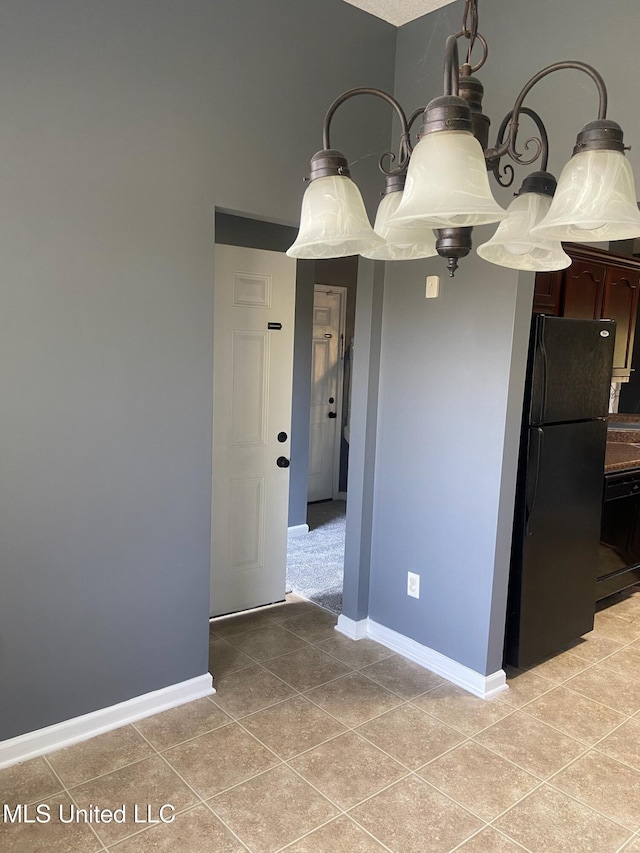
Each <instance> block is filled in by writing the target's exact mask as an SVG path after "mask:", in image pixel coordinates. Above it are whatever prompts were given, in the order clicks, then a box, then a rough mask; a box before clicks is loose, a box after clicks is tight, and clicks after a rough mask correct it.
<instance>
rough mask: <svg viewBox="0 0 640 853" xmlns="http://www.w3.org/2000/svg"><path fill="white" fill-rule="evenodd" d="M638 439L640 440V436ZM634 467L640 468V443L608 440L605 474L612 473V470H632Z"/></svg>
mask: <svg viewBox="0 0 640 853" xmlns="http://www.w3.org/2000/svg"><path fill="white" fill-rule="evenodd" d="M636 440H638V441H640V436H638V437H637V438H636ZM632 468H640V443H639V444H631V443H629V442H625V441H617V440H614V441H611V440H609V441H607V451H606V454H605V458H604V472H605V474H610V473H611V472H612V471H627V470H629V471H630V470H631V469H632Z"/></svg>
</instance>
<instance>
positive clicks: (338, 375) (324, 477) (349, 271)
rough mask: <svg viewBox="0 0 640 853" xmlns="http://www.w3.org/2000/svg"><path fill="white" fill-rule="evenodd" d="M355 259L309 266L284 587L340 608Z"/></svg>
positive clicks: (331, 607) (317, 263)
mask: <svg viewBox="0 0 640 853" xmlns="http://www.w3.org/2000/svg"><path fill="white" fill-rule="evenodd" d="M356 279H357V258H342V259H336V260H327V261H316V264H315V285H314V300H313V316H312V344H311V389H310V406H309V476H308V492H307V513H306V524H304V525H302V526H301V527H299V528H290V535H289V541H288V547H287V586H288V588H289V589H290V590H291V591H292V592H296V593H297V594H299V595H301V596H303V597H304V598H308V599H310V600H311V601H314V602H315V603H317V604H319V605H321V606H322V607H325V608H327V609H329V610H331V611H333V612H335V613H340V612H341V611H342V589H343V578H344V545H345V532H346V503H347V483H348V463H349V428H350V414H351V374H352V360H353V338H354V319H355V291H356Z"/></svg>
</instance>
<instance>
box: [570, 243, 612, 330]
mask: <svg viewBox="0 0 640 853" xmlns="http://www.w3.org/2000/svg"><path fill="white" fill-rule="evenodd" d="M606 271H607V268H606V266H605V265H604V264H600V263H598V262H597V261H583V260H581V259H579V258H578V259H576V260H574V261H573V263H572V264H571V266H570V267H568V269H567V270H566V271H565V286H564V304H563V310H562V314H563V316H564V317H575V318H576V319H577V320H596V319H599V318H600V317H601V316H603V315H601V313H600V311H601V308H602V297H603V293H604V282H605V277H606Z"/></svg>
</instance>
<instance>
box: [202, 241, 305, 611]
mask: <svg viewBox="0 0 640 853" xmlns="http://www.w3.org/2000/svg"><path fill="white" fill-rule="evenodd" d="M295 276H296V262H295V260H293V259H292V258H288V257H287V256H286V255H284V254H281V253H280V252H267V251H262V250H257V249H245V248H240V247H237V246H221V245H217V246H216V262H215V285H214V369H213V497H212V523H211V615H212V616H218V615H220V614H223V613H232V612H234V611H237V610H244V609H247V608H250V607H256V606H258V605H260V604H268V603H271V602H272V601H279V600H281V599H283V598H284V595H285V591H286V589H285V584H286V563H287V519H288V502H289V470H288V467H279V466H288V462H289V448H290V432H291V391H292V373H293V324H294V310H295V286H296V282H295Z"/></svg>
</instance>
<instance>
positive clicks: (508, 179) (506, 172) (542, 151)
mask: <svg viewBox="0 0 640 853" xmlns="http://www.w3.org/2000/svg"><path fill="white" fill-rule="evenodd" d="M520 113H521V114H522V113H524V114H525V115H528V116H529V117H530V118H532V119H533V121H534V122H535V124H536V127H537V128H538V133H539V134H540V136H539V137H531V138H530V139H527V141H526V142H525V144H524V147H525V148H528V147H529V144H530V143H532V142H535V144H536V145H537V151H536V155H535V157H533V158H532V159H531V160H528V161H526V162H525V161H523V160H522V159H521V156H522V155H520V154H518V160H517V162H518V163H521V164H524V165H526V164H527V163H533V161H534V160H536V159H537V158H538V157H540V158H541V163H540V166H541V169H542V171H543V172H546V171H547V164H548V161H549V137H548V135H547V129H546V127H545V126H544V122H543V121H542V119H541V118H540V116H539V115H538V113H537V112H535V110H532V109H530V107H521V108H520ZM512 116H513V110H510V111H509V112H508V113H507V114H506V116H505V117H504V118H503V119H502V122H501V124H500V127H499V129H498V135H497V138H496V147H497V148H499V147H500V146H501V145H502V144H503V142H504V134H505V131H506V129H507V128H508V126H509V123H510V121H511V119H512ZM488 154H489V152H487V155H485V156H486V158H487V167H488V168H489V169H491V171H492V172H493V176H494V178H495V179H496V181H497V182H498V183H499V184H500V186H501V187H510V186H511V184H512V183H513V179H514V174H515V173H514V170H513V166H512V165H511V164H510V163H507V164H506V165H505V166H503V167H502V173H501V172H500V158H499V157H495V158H492V157H490V156H488Z"/></svg>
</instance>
